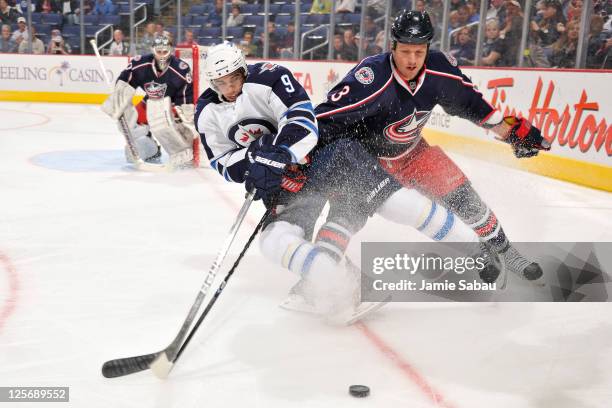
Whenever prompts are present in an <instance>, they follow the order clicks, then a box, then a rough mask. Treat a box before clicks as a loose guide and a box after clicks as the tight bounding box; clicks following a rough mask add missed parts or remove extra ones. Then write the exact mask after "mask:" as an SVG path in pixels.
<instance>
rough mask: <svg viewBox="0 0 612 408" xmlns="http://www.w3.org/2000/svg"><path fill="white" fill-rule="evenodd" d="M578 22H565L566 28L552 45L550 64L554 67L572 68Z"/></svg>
mask: <svg viewBox="0 0 612 408" xmlns="http://www.w3.org/2000/svg"><path fill="white" fill-rule="evenodd" d="M579 34H580V22H578V21H577V20H572V21H570V22H569V23H567V29H566V30H565V31H564V32H563V34H561V36H560V37H559V39H558V40H557V41H556V42H555V43H554V44H553V45H552V56H551V57H550V65H552V66H553V67H555V68H574V66H575V64H576V50H577V49H578V36H579Z"/></svg>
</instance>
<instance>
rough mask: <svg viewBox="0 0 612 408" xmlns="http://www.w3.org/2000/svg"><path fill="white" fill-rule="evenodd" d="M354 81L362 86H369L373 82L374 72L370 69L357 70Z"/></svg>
mask: <svg viewBox="0 0 612 408" xmlns="http://www.w3.org/2000/svg"><path fill="white" fill-rule="evenodd" d="M355 79H356V80H357V81H359V82H360V83H362V84H364V85H369V84H371V83H372V82H374V71H372V68H370V67H363V68H359V70H357V72H355Z"/></svg>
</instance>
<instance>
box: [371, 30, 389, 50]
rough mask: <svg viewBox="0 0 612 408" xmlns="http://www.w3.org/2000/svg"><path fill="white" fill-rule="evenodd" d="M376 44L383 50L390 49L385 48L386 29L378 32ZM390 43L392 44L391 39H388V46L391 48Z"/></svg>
mask: <svg viewBox="0 0 612 408" xmlns="http://www.w3.org/2000/svg"><path fill="white" fill-rule="evenodd" d="M374 44H376V46H377V47H378V48H380V49H381V50H383V51H382V52H386V51H389V50H388V49H387V50H385V31H384V30H381V31H379V32H378V34H376V39H375V40H374ZM390 44H391V41H388V42H387V48H389V45H390Z"/></svg>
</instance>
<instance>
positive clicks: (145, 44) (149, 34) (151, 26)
mask: <svg viewBox="0 0 612 408" xmlns="http://www.w3.org/2000/svg"><path fill="white" fill-rule="evenodd" d="M162 31H163V29H162ZM154 38H155V23H147V25H146V26H145V32H144V34H143V35H142V39H141V40H140V44H138V53H139V54H140V55H142V54H147V53H149V52H151V46H153V39H154Z"/></svg>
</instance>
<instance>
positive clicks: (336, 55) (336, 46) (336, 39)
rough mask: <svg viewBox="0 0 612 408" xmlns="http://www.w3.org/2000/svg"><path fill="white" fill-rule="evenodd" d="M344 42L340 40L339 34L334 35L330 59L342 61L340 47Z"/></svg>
mask: <svg viewBox="0 0 612 408" xmlns="http://www.w3.org/2000/svg"><path fill="white" fill-rule="evenodd" d="M343 43H344V41H343V40H342V35H340V34H335V35H334V53H333V55H332V58H333V59H335V60H341V59H342V45H343Z"/></svg>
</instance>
